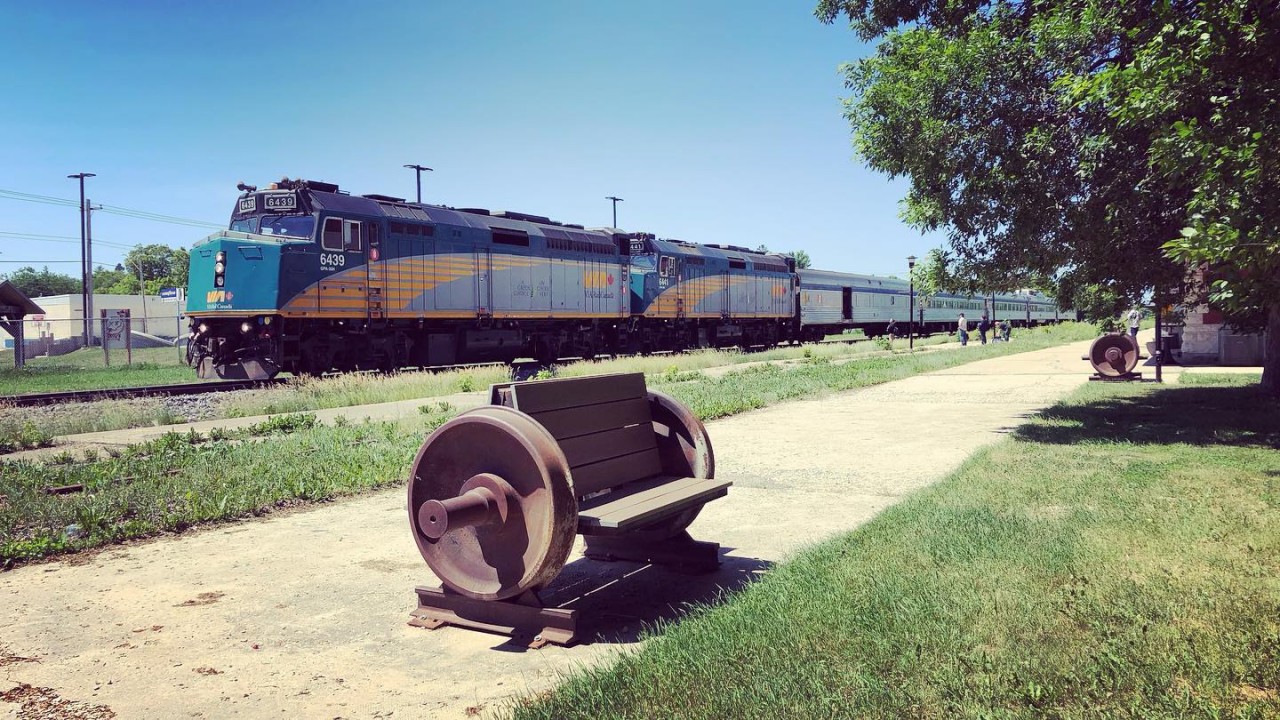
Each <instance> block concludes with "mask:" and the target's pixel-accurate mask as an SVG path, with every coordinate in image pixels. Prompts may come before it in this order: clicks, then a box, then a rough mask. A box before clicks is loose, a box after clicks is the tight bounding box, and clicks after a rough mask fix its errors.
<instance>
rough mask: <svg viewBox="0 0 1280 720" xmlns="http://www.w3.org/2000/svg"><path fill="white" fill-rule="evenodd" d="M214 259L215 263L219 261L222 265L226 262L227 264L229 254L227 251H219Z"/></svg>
mask: <svg viewBox="0 0 1280 720" xmlns="http://www.w3.org/2000/svg"><path fill="white" fill-rule="evenodd" d="M205 257H208V255H206V256H205ZM213 259H214V260H215V261H217V262H220V263H224V262H226V261H227V253H226V251H225V250H219V251H218V254H217V255H214V256H213Z"/></svg>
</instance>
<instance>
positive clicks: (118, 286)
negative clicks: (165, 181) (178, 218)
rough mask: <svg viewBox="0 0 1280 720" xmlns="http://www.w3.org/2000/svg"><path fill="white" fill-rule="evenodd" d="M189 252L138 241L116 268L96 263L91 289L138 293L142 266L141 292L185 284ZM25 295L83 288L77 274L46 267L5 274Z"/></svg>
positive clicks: (104, 292)
mask: <svg viewBox="0 0 1280 720" xmlns="http://www.w3.org/2000/svg"><path fill="white" fill-rule="evenodd" d="M189 259H190V257H189V254H188V253H187V251H186V250H184V249H182V248H177V249H174V248H171V247H169V246H167V245H159V244H156V245H139V246H138V247H135V248H134V249H132V250H130V251H129V253H128V255H126V256H125V259H124V262H123V263H120V264H119V265H117V266H116V267H115V269H110V268H105V267H99V268H96V269H94V271H93V291H94V293H95V294H98V295H136V294H138V274H139V268H140V269H141V274H142V282H143V285H144V286H145V288H144V292H145V293H146V294H148V295H158V294H159V293H160V288H162V287H186V286H187V268H188V265H189V264H190V263H189ZM0 277H3V278H4V279H6V280H9V281H10V282H12V283H13V284H14V285H15V286H16V287H17V288H18V289H19V290H21V291H22V292H23V293H25V294H26V295H27V296H28V297H40V296H44V295H69V294H74V293H80V292H82V291H83V289H82V287H81V282H80V278H78V277H72V276H70V275H64V274H62V273H57V272H53V271H51V270H49V268H48V267H45V268H43V269H41V270H36V269H35V268H34V267H24V268H19V269H17V270H15V271H13V272H12V273H9V274H8V275H7V276H0Z"/></svg>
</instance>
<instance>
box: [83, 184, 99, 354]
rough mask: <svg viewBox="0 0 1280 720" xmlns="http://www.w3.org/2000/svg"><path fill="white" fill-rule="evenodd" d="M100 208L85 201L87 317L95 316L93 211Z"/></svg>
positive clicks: (91, 202) (89, 201) (91, 339)
mask: <svg viewBox="0 0 1280 720" xmlns="http://www.w3.org/2000/svg"><path fill="white" fill-rule="evenodd" d="M100 209H102V206H101V205H99V206H98V207H96V208H95V207H94V206H93V201H92V200H85V201H84V229H85V235H84V258H85V261H86V262H87V263H88V264H89V272H88V275H87V276H86V278H85V290H86V293H85V297H87V298H88V301H87V304H86V305H85V315H84V316H85V317H87V318H92V317H93V211H94V210H100ZM89 344H90V345H92V344H93V328H92V325H91V326H90V329H89Z"/></svg>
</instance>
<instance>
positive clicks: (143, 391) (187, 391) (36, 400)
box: [0, 336, 924, 407]
mask: <svg viewBox="0 0 1280 720" xmlns="http://www.w3.org/2000/svg"><path fill="white" fill-rule="evenodd" d="M920 337H924V336H920ZM866 340H867V338H849V339H844V338H841V339H838V340H822V341H819V343H818V344H833V345H838V344H851V343H856V342H864V341H866ZM774 347H776V346H773V345H762V346H753V347H750V348H745V350H746V351H747V352H760V351H764V350H770V349H772V348H774ZM666 352H667V351H663V352H660V353H654V354H666ZM628 356H629V355H628ZM619 357H622V356H621V355H620V356H619ZM566 359H567V360H570V361H574V360H575V359H574V358H566ZM508 364H510V365H512V366H513V367H515V368H516V369H517V370H516V372H517V373H519V372H521V371H523V372H524V375H525V376H527V377H523V379H528V378H531V377H533V375H534V373H535V372H536V371H537V370H538V369H541V368H542V367H544V366H543V365H541V364H539V363H537V362H533V361H523V362H514V363H505V362H493V363H468V364H463V365H442V366H436V367H430V368H402V369H400V370H399V372H438V371H441V370H465V369H469V368H479V367H488V366H493V365H508ZM553 364H557V365H558V364H561V363H553ZM346 374H376V371H372V370H370V371H358V372H357V373H346ZM288 380H289V378H280V377H278V378H272V379H270V380H220V381H213V382H211V381H205V382H191V383H180V384H176V385H150V386H145V387H121V388H98V389H94V390H67V391H60V392H48V393H23V394H21V395H0V407H37V406H40V405H58V404H61V403H71V402H93V401H96V400H116V399H123V398H138V397H165V396H169V395H202V394H204V393H214V392H234V391H237V390H252V389H255V388H265V387H272V386H275V385H279V384H281V383H285V382H288Z"/></svg>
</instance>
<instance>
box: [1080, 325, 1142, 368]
mask: <svg viewBox="0 0 1280 720" xmlns="http://www.w3.org/2000/svg"><path fill="white" fill-rule="evenodd" d="M1089 364H1091V365H1093V369H1094V370H1096V371H1097V372H1098V374H1099V375H1101V376H1103V377H1122V376H1124V375H1128V374H1129V373H1131V372H1133V369H1134V368H1135V367H1137V366H1138V344H1137V343H1136V342H1134V340H1133V339H1132V338H1130V337H1129V336H1128V335H1103V336H1102V337H1100V338H1098V339H1097V340H1094V341H1093V344H1092V345H1090V346H1089Z"/></svg>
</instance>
